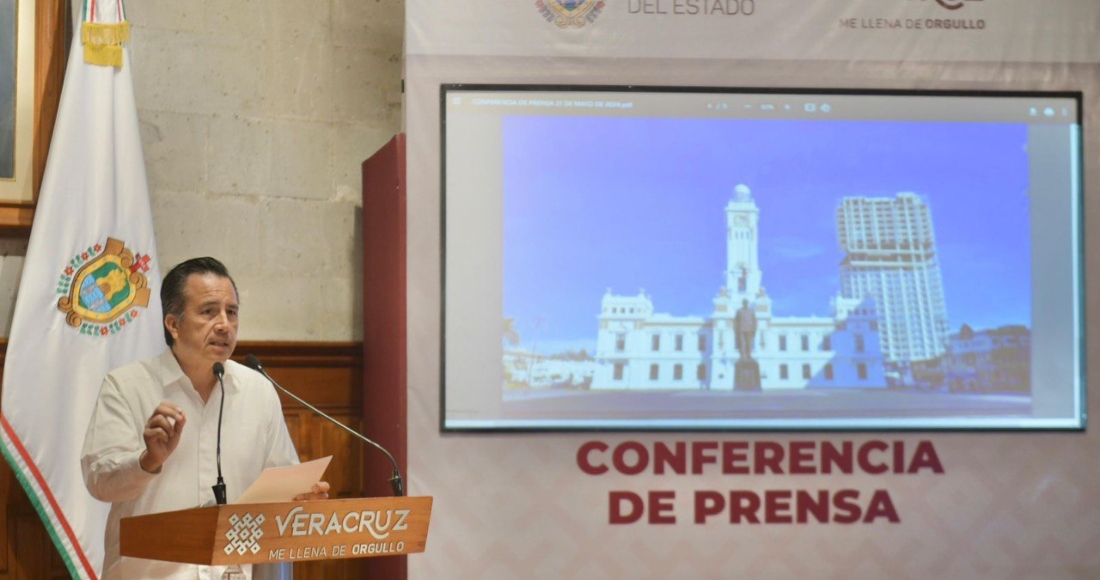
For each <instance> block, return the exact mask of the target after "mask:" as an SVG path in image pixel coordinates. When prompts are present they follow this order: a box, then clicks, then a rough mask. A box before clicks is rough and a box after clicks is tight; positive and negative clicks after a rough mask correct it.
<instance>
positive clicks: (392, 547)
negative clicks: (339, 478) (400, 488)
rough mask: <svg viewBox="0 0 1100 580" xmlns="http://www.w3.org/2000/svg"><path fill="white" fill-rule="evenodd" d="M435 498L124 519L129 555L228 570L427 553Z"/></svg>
mask: <svg viewBox="0 0 1100 580" xmlns="http://www.w3.org/2000/svg"><path fill="white" fill-rule="evenodd" d="M431 515H432V498H431V497H382V498H362V499H330V500H322V501H297V502H284V503H258V504H257V503H254V504H233V505H220V506H211V507H204V508H194V509H189V510H181V511H175V512H164V513H159V514H150V515H145V516H135V517H131V518H123V519H122V521H121V523H120V534H121V537H120V540H121V554H122V555H123V556H129V557H132V558H146V559H149V560H165V561H168V562H183V563H189V564H202V565H206V566H226V565H230V564H267V563H279V562H296V561H305V560H337V559H342V558H370V557H375V556H394V555H400V554H411V553H416V552H423V551H424V546H425V543H426V542H427V539H428V523H429V521H430V520H431Z"/></svg>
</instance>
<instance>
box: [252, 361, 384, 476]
mask: <svg viewBox="0 0 1100 580" xmlns="http://www.w3.org/2000/svg"><path fill="white" fill-rule="evenodd" d="M244 362H245V364H246V365H248V367H249V368H251V369H252V370H254V371H256V372H258V373H260V374H261V375H263V376H264V378H266V379H267V380H269V381H271V384H272V385H274V386H275V388H277V389H279V390H280V391H282V392H283V393H284V394H286V396H288V397H290V398H291V399H294V400H295V401H298V402H299V403H301V404H302V405H305V406H306V408H308V409H309V410H310V411H313V412H314V413H317V414H318V415H320V416H322V417H324V418H325V419H328V420H329V421H331V422H332V423H333V424H334V425H336V426H337V427H340V428H341V429H343V430H344V431H347V432H348V433H351V434H352V435H353V436H354V437H355V438H356V439H359V440H361V441H363V442H365V443H367V444H369V445H370V446H371V447H374V448H375V449H377V450H379V451H381V452H382V453H385V454H386V457H389V459H390V463H391V464H392V465H393V477H391V478H390V479H389V482H390V488H391V489H393V495H394V496H396V497H401V496H403V495H405V485H404V483H403V482H402V480H401V470H400V469H398V468H397V461H396V460H395V459H394V458H393V455H391V454H390V452H389V451H386V448H385V447H382V446H381V445H379V444H377V443H375V442H374V441H371V440H370V439H368V438H367V437H366V436H365V435H363V434H362V433H359V432H358V431H355V430H354V429H352V428H350V427H348V426H347V425H344V424H343V423H341V422H339V421H337V420H336V419H333V418H332V417H329V416H328V415H326V414H325V412H324V411H322V410H320V409H318V408H317V407H314V406H313V405H310V404H309V403H307V402H305V401H303V400H302V399H301V397H299V396H298V395H295V394H294V393H292V392H290V391H288V390H286V388H284V387H283V386H282V385H280V384H279V383H276V382H275V379H273V378H271V376H270V375H268V374H267V371H266V370H264V365H263V364H261V363H260V359H259V358H257V357H256V355H254V354H250V355H248V356H246V357H245V360H244Z"/></svg>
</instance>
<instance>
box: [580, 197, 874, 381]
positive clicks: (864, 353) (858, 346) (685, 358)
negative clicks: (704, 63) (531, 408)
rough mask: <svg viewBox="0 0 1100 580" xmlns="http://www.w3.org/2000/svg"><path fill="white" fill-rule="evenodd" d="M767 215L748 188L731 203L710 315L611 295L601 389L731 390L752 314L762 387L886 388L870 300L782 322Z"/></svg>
mask: <svg viewBox="0 0 1100 580" xmlns="http://www.w3.org/2000/svg"><path fill="white" fill-rule="evenodd" d="M759 219H760V210H759V208H758V207H757V205H756V202H755V201H753V198H752V195H751V193H750V192H749V189H748V188H747V187H745V186H744V185H739V186H737V188H736V189H735V191H734V196H733V199H731V200H730V201H729V203H727V204H726V228H727V236H726V285H725V287H723V288H722V289H721V290H719V292H718V295H717V296H716V297H715V298H714V311H713V312H711V313H710V314H709V315H708V316H706V317H703V316H671V315H669V314H660V313H656V312H654V308H653V301H652V299H651V298H650V297H649V296H648V295H646V294H645V292H644V291H642V292H639V293H638V294H637V295H634V296H622V295H615V294H612V293H611V291H610V290H608V292H607V293H606V294H605V295H604V297H603V301H602V304H601V309H600V315H599V325H600V328H599V334H598V338H597V343H596V357H595V358H596V362H597V367H596V371H595V376H594V377H593V379H592V386H591V388H593V389H725V390H732V389H733V385H734V365H735V364H736V362H737V359H738V356H739V355H738V351H737V348H736V346H735V342H736V341H735V335H734V329H733V320H734V316H735V315H736V313H737V309H738V308H741V306H742V305H743V304H746V303H747V304H748V305H749V306H750V307H751V308H753V310H754V312H755V313H756V318H757V332H756V337H755V344H754V346H753V349H752V356H753V358H754V359H756V361H757V362H758V363H759V365H760V379H761V388H762V389H763V390H779V389H804V388H807V387H856V388H871V387H885V386H886V378H885V371H884V368H883V356H882V351H881V350H880V346H879V331H878V311H877V309H876V306H875V301H874V299H873V298H871V297H866V298H862V299H851V298H842V297H839V296H838V297H836V298H834V299H833V300H832V304H831V316H830V317H812V316H806V317H778V316H775V315H774V314H773V312H772V303H771V299H770V298H769V297H768V294H767V292H766V291H765V289H764V287H763V285H762V280H763V272H761V270H760V262H759V233H758V232H759V230H758V228H757V224H758V222H759Z"/></svg>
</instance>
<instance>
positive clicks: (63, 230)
mask: <svg viewBox="0 0 1100 580" xmlns="http://www.w3.org/2000/svg"><path fill="white" fill-rule="evenodd" d="M120 9H121V3H120V2H117V1H115V0H112V1H110V2H108V1H103V2H88V3H86V5H85V15H86V17H88V18H94V20H95V22H96V23H99V24H100V27H99V30H100V32H99V34H98V38H95V36H96V35H92V37H91V38H90V40H89V39H86V42H94V41H97V40H106V42H104V43H101V44H100V45H99V46H97V47H96V48H88V47H86V46H84V45H83V43H82V42H81V41H80V39H79V37H78V38H77V39H76V40H74V42H73V44H72V50H71V51H70V54H69V64H68V70H67V71H66V73H65V84H64V89H63V92H62V95H61V106H60V109H59V111H58V116H57V124H56V129H55V130H54V135H53V141H52V144H51V147H50V154H49V157H48V159H47V162H46V173H45V177H44V178H43V182H42V190H41V193H40V197H39V200H38V207H37V210H36V213H35V220H34V227H33V229H32V230H31V236H30V242H29V245H28V247H27V256H26V261H25V263H24V266H23V277H22V280H21V282H20V286H19V295H18V300H17V302H16V305H15V314H14V320H13V322H12V329H11V336H10V341H9V344H8V353H7V362H6V364H5V366H4V383H3V384H4V390H3V401H2V405H3V406H2V410H3V414H2V415H0V426H2V429H0V442H2V447H0V451H2V452H3V454H4V456H5V458H6V459H7V460H8V463H9V464H11V467H12V470H13V471H14V472H15V475H16V477H17V478H18V479H19V482H20V483H21V484H22V485H23V487H24V488H25V489H26V490H27V495H28V496H29V497H30V499H31V502H32V503H33V504H34V506H35V508H36V509H37V511H38V513H39V515H40V516H41V517H42V519H43V521H44V522H45V524H46V529H47V530H48V531H49V533H50V535H51V537H52V538H53V540H54V543H55V544H56V545H57V547H58V550H59V552H60V553H61V555H62V558H63V559H64V561H65V563H66V565H67V566H68V568H69V572H70V573H71V575H72V576H73V577H74V578H97V577H98V575H99V571H100V568H101V566H102V563H103V534H104V529H105V526H106V522H107V507H108V506H107V504H104V503H100V502H98V501H96V500H94V499H92V497H91V496H90V495H89V494H88V491H87V490H86V489H85V487H84V483H83V477H82V475H81V471H80V449H81V446H82V443H83V440H84V432H85V430H86V429H87V427H88V419H89V417H90V416H91V412H92V408H93V406H94V404H95V400H96V396H97V395H98V393H99V385H100V383H101V382H102V380H103V376H104V375H105V374H106V373H107V371H109V370H110V369H112V368H114V367H117V366H121V365H122V364H124V363H127V362H130V361H132V360H135V359H138V358H144V357H147V356H152V355H153V354H155V353H156V352H159V351H161V350H163V349H164V342H163V340H164V339H163V336H164V335H163V331H162V329H161V321H160V318H161V317H160V313H161V308H160V295H159V292H160V274H159V272H158V269H157V266H156V262H155V256H156V252H157V250H156V240H155V238H154V236H153V221H152V214H151V212H150V207H149V193H148V185H147V183H146V179H145V165H144V161H143V159H142V151H141V140H140V135H139V133H138V120H137V109H136V107H135V106H134V94H133V83H132V80H131V77H130V63H129V55H128V54H126V53H124V52H123V51H122V50H120V49H119V46H118V44H117V40H118V39H120V38H124V37H125V36H126V34H127V33H126V32H124V31H123V30H125V29H124V28H123V29H119V28H111V27H109V26H107V27H104V25H105V24H106V25H109V24H112V23H118V22H122V21H124V14H122V13H120V12H121V10H120ZM86 48H88V50H87V51H86ZM86 55H87V56H89V57H90V58H92V59H97V58H98V59H101V60H103V59H102V57H104V55H106V57H107V58H106V60H111V59H114V58H116V57H117V58H122V59H123V60H124V62H122V63H121V64H123V66H122V67H121V68H115V67H114V66H99V65H93V64H88V63H87V62H85V56H86ZM112 55H113V56H112Z"/></svg>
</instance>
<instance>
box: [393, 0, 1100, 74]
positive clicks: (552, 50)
mask: <svg viewBox="0 0 1100 580" xmlns="http://www.w3.org/2000/svg"><path fill="white" fill-rule="evenodd" d="M407 6H408V8H407V14H408V19H407V29H408V30H407V34H406V42H407V47H408V49H407V50H408V54H410V55H471V56H472V55H479V56H488V55H492V56H556V57H566V56H580V57H617V58H623V57H627V58H629V57H639V58H697V59H786V60H914V61H922V60H923V61H940V62H963V61H979V62H1096V61H1097V60H1100V43H1097V42H1095V40H1094V39H1095V36H1096V33H1097V31H1098V30H1097V29H1098V28H1100V3H1097V2H1094V1H1092V0H1047V1H1043V2H1038V1H1034V0H584V1H574V0H568V1H566V0H514V1H511V2H498V1H495V0H472V1H469V2H438V1H435V0H409V1H408V2H407Z"/></svg>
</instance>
